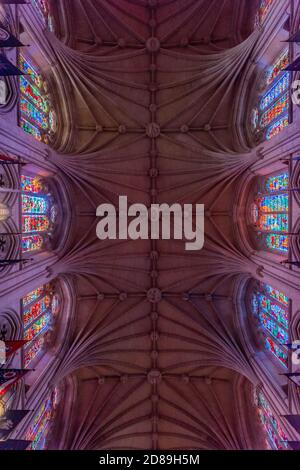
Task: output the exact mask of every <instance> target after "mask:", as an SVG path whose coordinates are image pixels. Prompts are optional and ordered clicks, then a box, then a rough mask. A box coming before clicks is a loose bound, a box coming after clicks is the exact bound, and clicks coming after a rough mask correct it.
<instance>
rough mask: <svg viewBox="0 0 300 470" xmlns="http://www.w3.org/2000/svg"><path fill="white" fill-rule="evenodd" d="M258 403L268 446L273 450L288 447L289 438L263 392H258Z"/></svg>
mask: <svg viewBox="0 0 300 470" xmlns="http://www.w3.org/2000/svg"><path fill="white" fill-rule="evenodd" d="M257 404H258V413H259V417H260V420H261V423H262V425H263V427H264V430H265V433H266V438H267V443H268V447H269V448H270V449H273V450H286V449H287V448H288V443H287V441H288V438H287V436H286V435H285V433H284V431H283V429H282V427H281V425H280V423H279V420H278V419H277V418H276V417H275V415H274V413H273V412H272V409H271V406H270V404H269V403H268V401H267V400H266V398H265V396H264V394H263V393H262V392H259V393H258V396H257Z"/></svg>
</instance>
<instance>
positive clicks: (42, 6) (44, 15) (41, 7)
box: [31, 0, 54, 32]
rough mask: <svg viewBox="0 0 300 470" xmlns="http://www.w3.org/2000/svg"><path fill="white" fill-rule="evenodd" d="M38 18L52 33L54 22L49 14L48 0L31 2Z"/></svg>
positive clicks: (32, 0)
mask: <svg viewBox="0 0 300 470" xmlns="http://www.w3.org/2000/svg"><path fill="white" fill-rule="evenodd" d="M31 3H32V5H33V6H34V8H35V10H36V12H37V14H38V16H39V18H40V19H41V20H42V23H43V24H44V25H45V26H47V27H48V28H49V30H50V31H52V32H54V20H53V16H52V14H51V9H50V6H51V5H50V2H49V0H31Z"/></svg>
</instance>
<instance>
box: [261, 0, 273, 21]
mask: <svg viewBox="0 0 300 470" xmlns="http://www.w3.org/2000/svg"><path fill="white" fill-rule="evenodd" d="M273 1H274V0H260V5H259V12H258V19H257V22H258V23H260V24H262V23H263V22H264V21H265V19H266V17H267V15H268V13H269V11H270V9H271V6H272V3H273Z"/></svg>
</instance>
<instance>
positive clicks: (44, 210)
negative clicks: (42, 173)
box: [21, 175, 55, 253]
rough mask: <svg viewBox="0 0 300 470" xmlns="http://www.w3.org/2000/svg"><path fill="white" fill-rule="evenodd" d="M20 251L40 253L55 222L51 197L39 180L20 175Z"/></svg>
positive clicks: (34, 177)
mask: <svg viewBox="0 0 300 470" xmlns="http://www.w3.org/2000/svg"><path fill="white" fill-rule="evenodd" d="M21 185H22V196H21V205H22V233H23V237H22V249H23V252H24V253H27V252H34V251H40V250H42V249H43V248H44V245H45V239H46V237H47V236H48V234H49V232H51V230H52V227H53V224H54V222H55V211H53V209H54V208H55V206H54V205H53V202H52V198H51V195H49V192H48V190H47V187H46V185H45V184H44V182H43V181H42V179H41V178H39V177H36V176H28V175H22V177H21Z"/></svg>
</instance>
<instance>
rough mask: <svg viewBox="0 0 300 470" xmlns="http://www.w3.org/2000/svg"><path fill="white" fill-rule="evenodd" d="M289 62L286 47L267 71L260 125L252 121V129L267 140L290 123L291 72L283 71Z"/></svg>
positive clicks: (260, 102) (260, 109) (261, 101)
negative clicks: (255, 124)
mask: <svg viewBox="0 0 300 470" xmlns="http://www.w3.org/2000/svg"><path fill="white" fill-rule="evenodd" d="M288 64H289V51H288V49H285V50H284V51H283V52H282V53H281V55H280V56H279V57H278V58H277V59H276V61H275V63H274V64H273V65H272V66H271V67H270V68H269V69H268V70H267V71H266V73H265V78H264V85H265V87H266V88H267V89H266V92H265V93H264V95H263V96H262V97H261V99H260V101H259V105H258V117H257V119H258V125H257V126H256V127H253V123H252V130H253V132H256V133H259V132H261V133H263V135H264V137H265V138H266V139H267V140H270V139H272V138H273V137H275V136H276V135H278V134H279V133H280V132H281V131H282V130H283V129H284V128H285V127H287V126H288V125H289V107H290V97H289V93H288V90H289V86H290V73H289V72H283V70H284V69H285V68H286V67H287V66H288ZM255 109H257V108H255ZM251 120H253V114H252V115H251Z"/></svg>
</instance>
